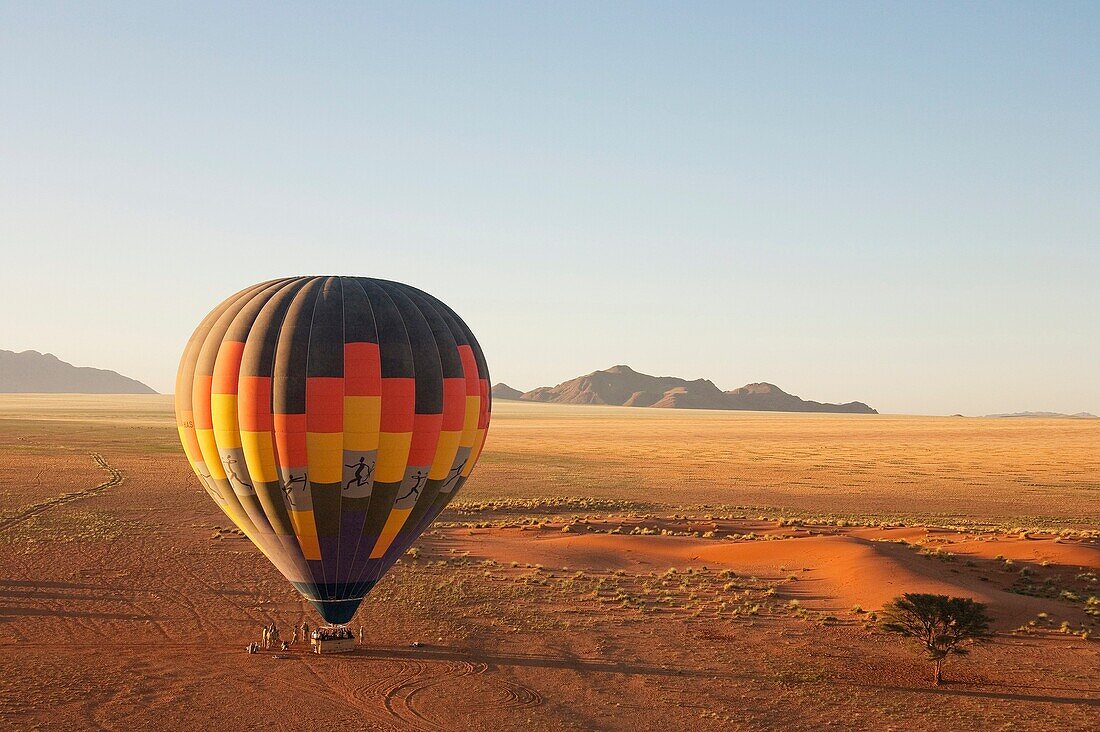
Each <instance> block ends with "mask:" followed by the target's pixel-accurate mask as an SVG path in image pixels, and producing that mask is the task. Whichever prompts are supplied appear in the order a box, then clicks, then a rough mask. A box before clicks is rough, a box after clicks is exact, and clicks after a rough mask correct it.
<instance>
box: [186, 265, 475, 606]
mask: <svg viewBox="0 0 1100 732" xmlns="http://www.w3.org/2000/svg"><path fill="white" fill-rule="evenodd" d="M489 414H490V393H489V374H488V371H487V369H486V364H485V357H484V355H483V354H482V351H481V348H480V347H479V346H478V343H477V341H476V340H475V338H474V335H473V333H471V332H470V329H469V328H468V327H467V326H466V324H465V323H464V322H462V319H461V318H459V317H458V315H456V314H455V312H454V311H453V310H451V309H450V308H449V307H447V306H446V305H444V304H443V303H442V302H440V301H439V300H437V299H436V298H434V297H432V296H431V295H428V294H427V293H425V292H422V291H420V290H418V289H416V288H414V287H410V286H409V285H404V284H401V283H397V282H389V281H386V280H377V279H368V278H364V277H292V278H286V279H279V280H272V281H270V282H263V283H261V284H258V285H254V286H252V287H249V288H247V289H245V290H242V291H241V292H238V293H237V294H236V295H233V296H232V297H230V298H229V299H227V300H225V301H224V302H223V303H222V304H220V305H218V306H217V307H216V308H214V310H212V311H211V312H210V314H209V315H207V316H206V318H205V319H204V320H203V321H202V323H200V324H199V327H198V328H197V329H196V330H195V332H194V334H193V335H192V336H191V340H190V341H188V343H187V347H186V349H185V350H184V352H183V357H182V358H181V359H180V367H179V373H178V376H177V379H176V420H177V423H178V426H179V433H180V439H181V441H182V442H183V449H184V452H185V453H186V454H187V459H188V460H189V461H190V463H191V467H192V468H194V471H195V474H196V475H197V476H198V478H199V481H200V482H201V483H202V485H203V487H204V488H205V489H206V492H207V493H208V494H209V495H210V497H211V498H213V499H214V502H215V503H217V505H218V507H219V508H221V510H222V511H224V512H225V514H226V515H227V516H228V517H229V518H230V519H231V520H232V521H233V523H234V524H236V526H237V527H238V528H239V529H240V530H241V531H242V532H243V533H244V534H245V535H246V536H247V537H248V538H249V539H251V540H252V542H253V543H254V544H255V545H256V546H257V547H258V548H259V549H260V551H261V552H263V554H264V555H265V556H266V557H267V558H268V559H269V560H271V562H272V563H273V564H274V565H275V567H276V568H277V569H278V570H279V571H280V572H281V573H282V574H283V575H284V576H285V577H286V578H287V579H288V580H289V581H290V582H291V583H292V584H293V585H294V587H295V588H296V589H297V590H298V591H299V592H300V593H301V594H302V595H303V596H304V597H305V598H306V599H308V600H309V601H310V602H311V603H312V604H313V606H314V607H315V608H316V609H317V611H318V612H319V613H320V614H321V616H322V617H323V618H324V619H325V621H327V622H329V623H334V624H342V623H347V622H349V621H350V620H351V618H352V616H353V615H354V614H355V611H356V609H357V608H358V607H359V604H360V603H361V602H362V600H363V598H364V596H366V594H367V593H368V592H370V590H371V588H372V587H374V586H375V584H377V582H378V581H379V580H380V579H381V578H382V576H383V575H384V574H385V573H386V571H387V570H388V569H389V568H390V567H391V566H393V564H394V562H395V561H397V559H398V558H399V557H400V556H401V555H402V554H404V553H405V551H406V550H407V549H408V548H409V547H410V546H411V545H412V543H413V542H414V541H415V540H416V538H417V537H418V536H419V535H420V534H421V532H423V531H424V529H425V528H427V527H428V525H429V524H431V523H432V521H433V520H435V518H436V517H437V516H438V515H439V513H440V511H442V510H443V509H444V507H446V505H447V504H448V503H449V502H450V501H451V499H452V498H454V496H455V494H456V493H457V492H458V491H459V490H460V489H461V488H462V486H463V484H464V483H465V482H466V479H467V478H468V477H469V475H470V471H471V470H473V467H474V464H475V463H476V462H477V459H478V456H479V454H480V453H481V448H482V446H483V445H484V443H485V433H486V431H487V430H488V427H489Z"/></svg>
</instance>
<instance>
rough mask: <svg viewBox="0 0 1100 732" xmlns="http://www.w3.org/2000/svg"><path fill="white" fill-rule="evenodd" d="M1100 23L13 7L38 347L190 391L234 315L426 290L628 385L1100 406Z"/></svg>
mask: <svg viewBox="0 0 1100 732" xmlns="http://www.w3.org/2000/svg"><path fill="white" fill-rule="evenodd" d="M1098 38H1100V4H1096V3H1047V2H1036V3H1029V4H1025V3H1008V2H998V3H990V4H973V3H966V4H963V3H944V4H936V3H907V4H901V3H881V4H872V3H773V2H763V3H714V4H709V3H694V4H674V3H668V4H650V3H629V4H617V3H599V4H595V3H576V4H567V3H541V4H534V3H511V2H508V3H476V2H459V3H423V4H411V3H386V4H379V5H371V4H363V3H348V4H347V5H330V6H327V7H325V8H318V7H315V6H314V5H313V4H301V5H287V4H281V5H276V4H268V3H254V4H233V5H229V4H226V3H210V4H208V5H202V4H199V3H180V4H173V5H168V4H165V3H148V2H142V3H134V4H127V3H110V4H102V5H101V6H100V7H92V4H89V3H75V2H74V3H67V4H55V3H47V2H34V3H24V2H19V3H15V2H9V1H7V0H0V249H2V252H3V260H2V262H3V265H4V266H3V268H2V269H0V315H2V320H0V323H2V327H0V348H8V349H14V350H23V349H28V348H33V349H36V350H42V351H52V352H54V353H56V354H58V355H59V356H60V357H62V358H64V359H65V360H68V361H71V362H73V363H77V364H80V365H95V366H101V367H106V368H112V369H116V370H118V371H120V372H122V373H125V374H127V375H130V376H133V377H135V378H139V379H142V380H144V381H146V382H147V383H149V384H150V385H151V386H153V387H154V388H157V389H159V390H169V389H171V386H172V380H173V378H174V373H175V366H176V360H177V359H178V355H179V352H180V350H181V349H182V347H183V344H184V342H185V341H186V339H187V337H188V335H189V334H190V331H191V329H192V328H193V327H194V325H195V324H196V323H197V322H198V320H199V319H200V318H201V317H202V316H203V315H204V314H205V313H206V312H207V310H209V309H210V308H211V307H212V306H213V305H214V304H215V303H217V302H218V301H219V300H220V299H221V298H222V297H224V296H226V295H228V294H229V293H231V292H233V291H235V290H236V289H238V288H240V287H242V286H245V285H247V284H250V283H252V282H256V281H259V280H263V279H266V278H269V277H272V276H276V275H282V274H304V273H344V274H359V275H370V276H379V277H386V278H392V279H397V280H401V281H404V282H409V283H412V284H415V285H418V286H420V287H422V288H424V289H426V290H428V291H430V292H432V293H434V294H435V295H437V296H439V297H440V298H442V299H443V300H445V301H446V302H448V303H450V304H451V305H452V306H453V307H454V308H455V309H456V310H458V312H459V313H461V314H462V315H463V316H464V317H465V318H466V320H467V321H468V322H469V323H470V325H471V326H472V327H473V328H474V329H475V331H476V332H477V333H478V335H479V336H480V339H481V341H482V344H483V346H484V347H485V350H486V353H487V356H488V358H489V363H490V367H491V369H492V371H493V376H494V380H503V381H506V382H508V383H510V384H512V385H513V386H516V387H519V388H523V389H529V388H532V387H535V386H539V385H544V384H554V383H557V382H559V381H562V380H564V379H567V378H571V377H573V376H575V375H577V374H580V373H586V372H589V371H592V370H594V369H596V368H604V367H607V366H610V365H612V364H616V363H628V364H630V365H631V366H633V367H635V368H636V369H638V370H641V371H645V372H648V373H657V374H674V375H680V376H686V377H699V376H705V377H708V378H711V379H713V380H714V381H715V382H716V383H718V384H719V386H722V387H723V388H733V387H736V386H740V385H741V384H743V383H745V382H748V381H758V380H766V381H772V382H774V383H777V384H779V385H780V386H782V387H784V388H786V389H787V390H788V391H792V392H794V393H797V394H800V395H802V396H804V397H807V398H813V399H820V400H850V399H860V400H863V401H867V402H869V403H870V404H872V405H873V406H875V407H877V408H879V409H880V410H883V411H891V412H916V413H953V412H963V413H968V414H982V413H988V412H997V411H1016V410H1025V409H1026V410H1040V409H1043V410H1047V409H1049V410H1059V411H1079V410H1089V411H1093V412H1097V413H1100V337H1098V336H1100V288H1098V285H1100V83H1098V82H1100V50H1098V49H1100V43H1098V42H1097V39H1098Z"/></svg>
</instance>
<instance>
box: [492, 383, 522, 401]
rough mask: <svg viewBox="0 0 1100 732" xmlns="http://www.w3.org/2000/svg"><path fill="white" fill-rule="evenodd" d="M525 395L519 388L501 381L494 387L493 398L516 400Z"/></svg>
mask: <svg viewBox="0 0 1100 732" xmlns="http://www.w3.org/2000/svg"><path fill="white" fill-rule="evenodd" d="M522 396H523V392H522V391H520V390H519V389H513V388H512V387H510V386H508V385H507V384H504V383H500V384H497V385H496V386H494V387H493V399H507V400H510V401H516V400H517V399H519V398H520V397H522Z"/></svg>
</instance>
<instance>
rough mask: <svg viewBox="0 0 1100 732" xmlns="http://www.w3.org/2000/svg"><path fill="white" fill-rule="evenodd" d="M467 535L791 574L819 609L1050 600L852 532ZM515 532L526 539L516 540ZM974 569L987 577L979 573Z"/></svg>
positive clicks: (1022, 609) (1023, 553)
mask: <svg viewBox="0 0 1100 732" xmlns="http://www.w3.org/2000/svg"><path fill="white" fill-rule="evenodd" d="M876 531H881V530H876ZM913 531H917V532H919V534H924V533H925V530H924V529H919V530H911V531H910V532H909V533H910V534H911V535H912V534H913ZM884 533H885V535H892V536H898V537H899V538H900V536H901V535H900V534H897V533H893V532H884ZM471 534H472V535H473V536H474V537H476V539H472V540H470V541H469V542H466V541H465V540H463V539H460V540H459V545H461V547H462V548H463V549H466V550H469V551H470V556H471V557H473V558H479V559H480V558H485V559H493V560H496V561H500V562H509V561H516V562H521V563H527V564H541V565H545V566H546V567H548V568H560V567H568V568H570V569H571V570H579V569H586V570H590V571H613V570H616V569H623V570H626V571H629V572H661V571H664V570H666V569H668V568H669V567H676V568H679V569H686V568H688V567H703V566H709V567H723V568H729V569H732V570H734V571H735V572H737V573H739V574H743V575H754V576H758V577H761V578H777V577H787V576H790V575H795V576H797V577H798V581H797V583H795V584H793V585H786V586H785V588H784V593H785V594H787V595H789V596H791V597H792V598H793V599H798V600H800V601H802V602H804V603H805V604H806V605H807V606H808V607H812V608H818V609H829V610H833V609H835V610H848V609H850V608H852V607H854V606H856V605H859V606H861V607H862V608H864V609H865V610H873V609H879V608H881V607H882V605H883V604H884V603H885V602H887V601H888V600H890V599H892V598H894V597H896V596H898V595H900V594H901V593H903V592H929V593H937V594H945V595H960V596H966V597H973V598H974V599H976V600H979V601H980V602H985V603H988V604H989V605H990V606H991V610H992V611H993V614H994V615H995V616H996V619H997V625H998V626H1001V627H1009V626H1016V625H1019V624H1021V623H1023V622H1026V621H1027V620H1029V619H1032V618H1034V617H1035V616H1036V614H1038V613H1040V612H1043V611H1044V610H1046V609H1048V608H1049V607H1050V602H1049V601H1047V600H1045V599H1042V598H1036V597H1029V596H1024V595H1019V594H1016V593H1013V592H1009V591H1007V590H1006V589H1005V586H1007V585H1008V584H1011V580H1010V579H1009V580H1007V581H1006V579H1005V578H998V577H994V576H992V573H991V572H990V571H989V569H990V567H988V566H987V567H985V568H981V567H978V568H966V567H963V566H961V563H960V562H942V561H939V560H936V559H930V558H927V557H923V556H921V555H919V554H918V553H917V552H916V551H914V550H913V549H912V548H911V547H908V546H904V545H900V544H894V543H892V542H888V541H872V540H869V539H867V538H860V537H858V536H854V535H837V536H811V537H806V538H793V539H776V540H769V541H746V542H725V541H720V540H707V539H695V538H688V537H667V536H631V535H615V534H589V535H578V534H554V535H553V536H539V535H538V534H536V533H534V532H521V531H519V530H515V529H486V530H477V531H473V532H471ZM523 534H526V536H528V537H530V538H529V539H528V540H526V541H525V540H523ZM949 548H950V551H952V552H956V553H958V554H959V555H960V556H963V555H967V556H974V557H980V558H983V559H992V558H993V557H994V556H995V555H997V554H1003V555H1004V556H1006V557H1008V556H1013V557H1015V558H1017V559H1019V560H1026V561H1035V562H1038V561H1040V560H1041V559H1044V558H1051V559H1056V561H1058V562H1059V563H1062V564H1071V565H1078V566H1080V567H1082V569H1084V568H1092V569H1096V568H1098V567H1100V551H1098V550H1097V549H1096V548H1095V547H1093V546H1086V545H1072V544H1058V543H1055V542H1054V541H1053V540H1050V539H1044V540H1026V539H1007V540H1006V539H1001V540H998V541H962V542H959V543H958V544H952V545H951V546H950V547H949ZM983 576H985V577H987V580H985V581H983V580H982V579H981V577H983ZM792 588H794V589H792Z"/></svg>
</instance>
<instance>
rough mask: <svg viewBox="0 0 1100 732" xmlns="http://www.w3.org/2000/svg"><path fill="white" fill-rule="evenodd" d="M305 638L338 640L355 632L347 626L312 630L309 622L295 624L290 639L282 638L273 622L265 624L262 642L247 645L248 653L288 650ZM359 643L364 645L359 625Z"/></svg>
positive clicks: (261, 635) (361, 628) (261, 633)
mask: <svg viewBox="0 0 1100 732" xmlns="http://www.w3.org/2000/svg"><path fill="white" fill-rule="evenodd" d="M300 638H301V639H304V640H316V641H322V640H337V639H349V638H355V633H354V632H353V631H352V629H351V628H348V627H346V626H339V627H327V628H317V629H316V630H313V631H312V632H310V628H309V623H302V624H301V625H295V626H294V632H293V634H292V635H291V637H290V640H289V641H286V640H282V639H281V638H280V636H279V626H277V625H275V623H272V624H271V625H265V626H263V628H262V629H261V631H260V642H259V643H255V642H253V643H249V644H248V645H247V646H245V651H247V652H248V653H259V652H260V651H261V650H265V651H272V650H280V651H288V650H290V646H291V645H293V644H296V643H297V642H298V640H299V639H300ZM359 645H363V626H362V625H360V626H359Z"/></svg>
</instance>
